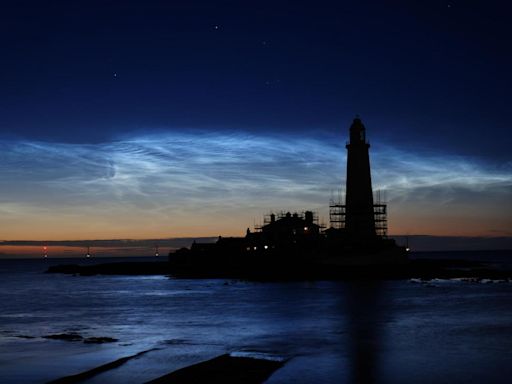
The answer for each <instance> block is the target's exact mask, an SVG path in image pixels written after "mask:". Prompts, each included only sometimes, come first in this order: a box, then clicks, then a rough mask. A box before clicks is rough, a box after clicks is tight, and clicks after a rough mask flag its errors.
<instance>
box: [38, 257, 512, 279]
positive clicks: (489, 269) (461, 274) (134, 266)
mask: <svg viewBox="0 0 512 384" xmlns="http://www.w3.org/2000/svg"><path fill="white" fill-rule="evenodd" d="M46 273H62V274H70V275H74V276H93V275H164V276H170V277H173V278H186V279H210V278H212V279H226V278H227V279H242V280H255V281H297V280H299V281H300V280H309V281H311V280H402V279H425V280H428V279H434V278H439V279H453V278H471V279H493V280H509V279H512V270H509V269H504V268H498V267H496V266H495V265H490V264H489V263H484V262H477V261H470V260H453V259H451V260H449V259H444V260H439V259H437V260H436V259H416V260H409V261H408V262H406V263H400V264H372V265H340V264H339V265H334V264H319V263H307V264H299V265H286V264H275V265H267V264H262V265H250V266H244V267H238V268H237V267H229V266H225V265H214V264H209V265H201V266H199V265H186V266H174V265H172V264H170V263H168V262H160V261H159V262H155V261H148V262H113V263H98V264H94V265H79V264H59V265H55V266H50V267H49V268H48V269H47V270H46Z"/></svg>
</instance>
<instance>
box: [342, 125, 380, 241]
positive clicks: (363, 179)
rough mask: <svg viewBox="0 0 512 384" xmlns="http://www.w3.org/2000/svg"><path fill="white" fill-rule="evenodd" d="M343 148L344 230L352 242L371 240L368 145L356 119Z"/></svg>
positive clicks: (370, 185)
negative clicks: (344, 180) (344, 159)
mask: <svg viewBox="0 0 512 384" xmlns="http://www.w3.org/2000/svg"><path fill="white" fill-rule="evenodd" d="M346 148H347V152H348V153H347V180H346V182H347V185H346V199H345V231H346V234H347V235H348V237H349V238H350V239H352V240H354V241H357V242H361V241H371V240H373V239H375V237H376V230H375V213H374V203H373V191H372V177H371V172H370V156H369V153H368V151H369V149H370V144H369V143H368V142H367V140H366V129H365V127H364V125H363V123H362V122H361V119H360V118H358V117H357V118H355V119H354V121H353V122H352V125H351V127H350V141H349V142H348V144H347V145H346Z"/></svg>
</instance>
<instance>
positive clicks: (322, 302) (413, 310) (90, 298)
mask: <svg viewBox="0 0 512 384" xmlns="http://www.w3.org/2000/svg"><path fill="white" fill-rule="evenodd" d="M59 262H62V261H59ZM2 263H5V261H2ZM44 263H47V261H31V262H20V261H17V262H11V264H10V266H9V268H1V269H2V271H3V272H2V273H1V276H0V277H1V279H0V300H1V302H2V311H1V313H0V366H1V367H2V370H1V373H0V382H2V383H9V382H16V381H18V382H19V381H23V382H27V383H30V382H34V383H35V382H42V381H45V380H50V379H54V378H57V377H60V376H64V375H68V374H72V373H77V372H80V371H82V370H85V369H89V368H92V367H94V366H97V365H100V364H103V363H106V362H108V361H112V360H115V359H117V358H119V357H123V356H128V355H131V354H134V353H137V352H140V351H142V350H145V349H150V348H159V350H158V351H155V352H151V353H148V354H147V355H145V357H144V358H141V359H138V360H134V361H132V362H130V363H127V364H126V365H125V366H123V367H122V368H120V369H117V370H115V372H114V371H112V372H108V373H106V374H103V375H100V376H98V377H96V378H95V379H93V380H89V381H88V382H90V383H94V382H119V383H121V382H143V381H145V380H149V379H151V378H154V377H157V376H159V375H161V374H164V373H167V372H169V371H171V370H173V369H176V368H179V367H181V366H185V365H188V364H191V363H195V362H197V361H201V360H204V359H207V358H210V357H213V356H216V355H218V354H221V353H225V352H234V353H242V354H244V353H245V354H255V355H258V354H269V355H270V356H276V357H283V358H291V360H289V362H288V363H287V365H286V366H285V367H284V368H283V369H281V370H280V371H278V372H277V373H276V374H274V376H272V377H271V379H270V380H269V381H268V382H269V383H280V382H304V383H309V382H317V383H319V382H325V383H344V382H345V383H369V382H382V383H396V382H404V383H405V382H423V383H429V382H432V381H433V380H434V379H435V380H436V381H440V382H460V381H466V382H473V383H477V382H481V381H486V382H496V383H506V382H508V381H509V380H508V378H509V377H510V375H511V374H512V368H511V366H512V364H510V363H511V362H512V361H511V360H510V357H509V355H508V353H509V351H510V350H512V325H511V323H510V319H511V318H512V284H509V283H504V284H475V283H468V282H462V281H457V282H446V283H445V282H438V283H436V284H435V285H434V286H428V285H426V284H418V283H411V282H408V281H396V282H381V283H375V282H373V283H372V282H345V283H344V282H295V283H252V282H241V281H232V280H228V281H226V280H174V279H169V278H166V277H162V276H150V277H145V276H143V277H136V276H135V277H134V276H130V277H123V276H91V277H72V276H67V275H48V274H43V273H40V272H41V271H42V270H44V267H43V266H44ZM64 332H77V333H79V334H81V335H83V336H84V337H92V336H109V337H114V338H117V339H119V341H118V342H116V343H112V344H103V345H94V344H93V345H91V344H84V343H80V342H78V343H77V342H65V341H58V340H47V339H42V338H41V336H44V335H48V334H55V333H64ZM18 336H25V337H35V338H20V337H18ZM491 367H493V368H492V369H491ZM127 378H129V379H127Z"/></svg>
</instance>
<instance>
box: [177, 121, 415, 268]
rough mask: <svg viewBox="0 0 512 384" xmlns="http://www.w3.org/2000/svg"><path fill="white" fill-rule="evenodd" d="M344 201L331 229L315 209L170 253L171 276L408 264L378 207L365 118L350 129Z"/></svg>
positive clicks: (334, 210) (333, 213) (335, 206)
mask: <svg viewBox="0 0 512 384" xmlns="http://www.w3.org/2000/svg"><path fill="white" fill-rule="evenodd" d="M346 148H347V150H348V157H347V178H346V202H345V204H342V203H341V202H331V204H330V224H331V225H330V227H329V228H327V229H325V228H323V227H322V226H321V225H319V224H318V218H317V216H316V215H315V213H314V212H313V211H305V212H301V213H298V212H295V213H293V214H292V213H290V212H286V213H285V212H281V213H277V214H276V213H271V214H270V215H268V216H267V217H265V221H264V225H263V226H261V227H260V228H256V231H255V232H251V231H250V230H249V229H247V233H246V236H245V237H229V238H225V237H219V239H218V241H217V242H216V243H213V244H212V243H193V244H192V246H191V247H190V249H189V248H182V249H180V250H178V251H176V252H172V253H170V254H169V263H170V269H171V273H175V274H177V275H203V276H205V277H207V276H209V275H210V276H214V275H222V274H225V273H229V274H232V275H237V274H242V275H247V274H251V275H252V274H256V275H260V276H262V277H266V276H272V277H284V278H286V277H288V276H301V275H304V274H309V273H311V272H312V271H313V272H315V273H320V274H321V275H324V274H325V272H327V271H328V270H329V271H332V268H333V267H334V268H335V269H337V268H338V267H371V266H376V265H379V266H380V265H399V264H404V263H406V262H407V250H406V248H405V247H401V246H398V245H397V244H396V242H395V241H394V240H393V239H390V238H388V237H387V218H386V212H387V210H386V208H387V207H386V204H382V203H380V202H378V203H374V199H373V190H372V181H371V170H370V157H369V148H370V144H369V143H368V142H367V140H366V129H365V126H364V125H363V123H362V122H361V119H359V118H356V119H354V121H353V123H352V125H351V127H350V141H349V143H348V144H347V145H346Z"/></svg>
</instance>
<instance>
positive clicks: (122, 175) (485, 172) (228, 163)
mask: <svg viewBox="0 0 512 384" xmlns="http://www.w3.org/2000/svg"><path fill="white" fill-rule="evenodd" d="M0 151H1V155H0V159H1V161H0V174H1V179H0V187H1V188H2V194H1V195H0V212H1V215H0V217H1V218H0V221H2V227H3V228H4V227H5V228H8V224H9V223H11V227H12V228H13V229H12V231H9V230H8V231H7V235H4V236H3V237H12V236H14V231H15V230H16V231H20V230H21V229H22V228H25V229H26V230H28V231H29V232H30V228H31V226H32V227H34V226H39V228H40V226H42V225H44V221H43V219H42V218H44V219H45V220H46V222H48V223H51V227H52V228H54V230H55V228H61V229H59V230H60V231H61V232H62V233H63V234H68V233H69V231H72V230H74V231H81V232H84V233H93V231H95V230H98V231H110V232H109V233H105V235H104V237H114V236H113V235H115V234H116V233H119V234H123V233H126V234H128V233H131V235H130V237H140V236H143V235H144V236H148V235H150V233H149V232H150V231H155V232H157V233H154V236H151V237H156V236H159V235H163V234H165V235H172V233H171V232H172V231H179V230H180V229H179V228H180V226H181V227H182V228H183V230H184V231H189V232H191V234H193V235H202V234H208V235H210V234H212V232H218V233H222V230H231V232H233V231H236V228H238V229H243V228H244V226H249V225H252V224H253V222H252V219H253V218H254V217H257V218H258V217H260V215H261V214H263V213H265V212H266V211H268V210H269V209H285V210H294V209H295V210H300V209H316V210H319V212H320V214H321V215H322V216H323V217H324V218H327V217H328V215H327V205H328V201H329V198H330V197H331V196H332V195H333V194H336V191H338V190H339V189H342V187H343V184H344V178H345V158H346V153H345V149H344V142H343V140H341V138H338V137H336V138H334V137H328V136H322V137H313V136H312V137H304V136H300V137H293V136H289V135H288V136H280V135H272V136H271V135H266V136H261V135H254V134H248V133H226V132H218V133H211V132H209V133H198V132H196V133H188V134H187V133H176V132H172V133H165V134H164V133H162V134H157V135H148V136H138V137H131V138H125V139H123V140H119V141H116V142H111V143H104V144H98V145H81V144H62V143H42V142H29V141H16V142H15V141H3V142H0ZM371 160H372V168H373V177H374V188H375V189H378V188H380V189H383V190H385V191H386V195H387V199H388V200H389V201H390V203H391V204H392V206H393V211H392V212H394V217H393V219H394V220H400V219H401V216H403V215H409V216H411V215H412V216H413V215H414V212H411V210H414V209H417V210H418V215H421V214H422V212H423V211H426V210H427V211H428V210H430V211H431V212H436V211H443V210H446V209H447V208H446V207H455V208H453V209H454V210H455V211H457V212H459V211H460V210H463V209H466V210H469V211H470V210H471V209H473V210H476V211H478V212H480V209H479V208H478V204H481V205H482V207H484V208H485V209H487V213H486V214H487V215H489V214H490V213H489V211H490V212H491V213H492V215H497V216H500V212H503V210H504V209H505V210H506V209H508V212H509V213H511V212H512V209H511V206H510V204H511V203H510V202H511V201H512V163H511V162H509V163H505V164H500V165H495V164H486V163H485V162H484V161H482V160H480V159H476V158H467V157H462V156H453V155H445V154H442V153H421V154H417V153H416V154H415V153H413V152H412V151H411V152H408V151H405V150H403V149H400V148H396V147H393V146H390V145H386V144H383V145H381V144H376V145H375V146H374V147H372V149H371ZM507 202H508V203H507ZM507 204H508V205H507ZM504 205H505V206H504ZM464 207H465V208H464ZM492 215H491V216H492ZM470 216H471V215H470ZM500 217H501V216H500ZM500 220H501V221H500ZM500 220H498V223H497V224H496V226H497V227H500V226H503V225H504V223H503V220H502V219H500ZM66 223H68V224H66ZM13 224H14V225H13ZM214 225H216V226H217V228H218V230H217V228H215V227H213V226H214ZM113 228H114V230H113ZM483 230H484V231H485V230H488V229H487V228H485V229H483ZM137 231H139V232H137ZM166 231H167V232H166ZM192 232H195V233H192ZM41 233H46V231H45V230H44V229H41ZM138 233H141V235H140V236H138ZM27 236H28V235H27ZM27 236H22V235H21V234H20V235H19V236H17V237H27ZM45 236H47V235H46V234H45ZM66 236H68V235H66ZM57 237H59V236H57Z"/></svg>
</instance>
